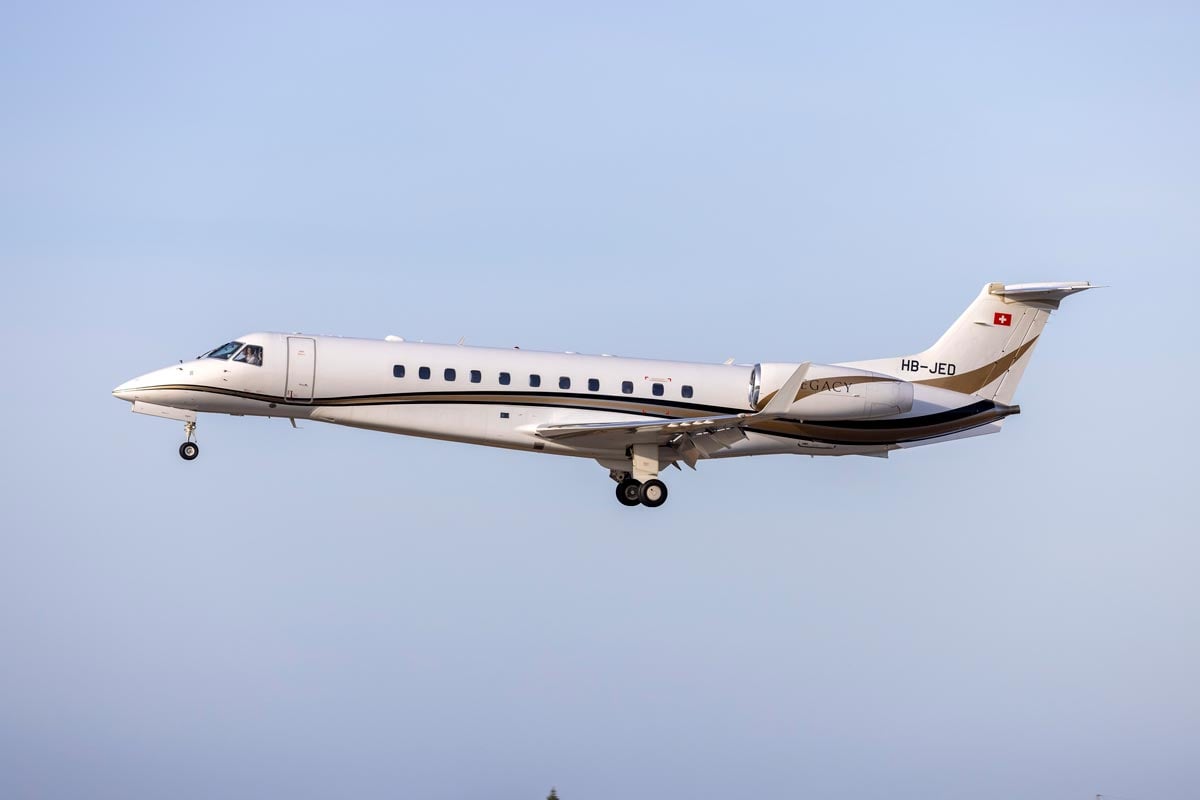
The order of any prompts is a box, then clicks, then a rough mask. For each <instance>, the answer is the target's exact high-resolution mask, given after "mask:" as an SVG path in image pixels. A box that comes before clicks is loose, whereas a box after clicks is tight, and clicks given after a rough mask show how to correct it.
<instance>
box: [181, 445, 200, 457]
mask: <svg viewBox="0 0 1200 800" xmlns="http://www.w3.org/2000/svg"><path fill="white" fill-rule="evenodd" d="M198 455H200V445H198V444H196V443H195V442H184V443H183V444H181V445H179V457H180V458H182V459H183V460H184V461H192V460H194V459H195V458H196V456H198Z"/></svg>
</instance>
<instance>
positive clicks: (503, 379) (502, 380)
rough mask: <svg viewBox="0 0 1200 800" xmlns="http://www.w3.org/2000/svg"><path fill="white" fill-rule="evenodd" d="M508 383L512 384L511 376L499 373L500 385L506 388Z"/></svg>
mask: <svg viewBox="0 0 1200 800" xmlns="http://www.w3.org/2000/svg"><path fill="white" fill-rule="evenodd" d="M510 383H512V375H509V374H508V373H507V372H501V373H500V385H501V386H508V385H509V384H510Z"/></svg>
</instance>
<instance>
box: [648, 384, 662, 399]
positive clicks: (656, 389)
mask: <svg viewBox="0 0 1200 800" xmlns="http://www.w3.org/2000/svg"><path fill="white" fill-rule="evenodd" d="M650 392H651V393H652V394H653V395H654V396H655V397H662V396H663V385H662V384H661V383H653V384H651V385H650Z"/></svg>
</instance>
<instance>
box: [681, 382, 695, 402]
mask: <svg viewBox="0 0 1200 800" xmlns="http://www.w3.org/2000/svg"><path fill="white" fill-rule="evenodd" d="M679 393H680V394H682V395H683V396H684V398H686V399H689V400H690V399H691V397H692V387H691V386H688V385H687V384H686V383H685V384H684V385H683V386H682V387H681V388H680V390H679Z"/></svg>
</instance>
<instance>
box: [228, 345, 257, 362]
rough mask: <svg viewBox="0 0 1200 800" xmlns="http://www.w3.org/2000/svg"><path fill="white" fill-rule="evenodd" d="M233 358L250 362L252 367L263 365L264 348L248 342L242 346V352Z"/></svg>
mask: <svg viewBox="0 0 1200 800" xmlns="http://www.w3.org/2000/svg"><path fill="white" fill-rule="evenodd" d="M233 360H234V361H240V362H242V363H243V364H249V365H250V366H252V367H261V366H262V348H261V347H259V346H258V345H256V344H248V345H246V346H245V347H243V348H242V352H240V353H238V354H237V355H236V356H234V357H233Z"/></svg>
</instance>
